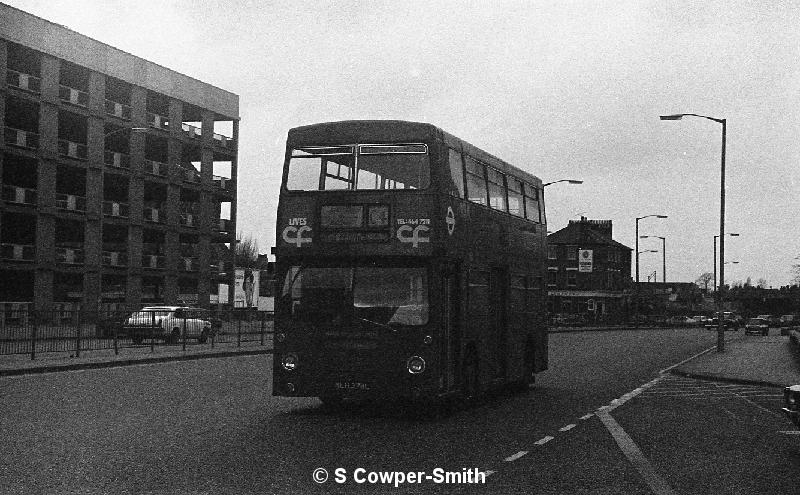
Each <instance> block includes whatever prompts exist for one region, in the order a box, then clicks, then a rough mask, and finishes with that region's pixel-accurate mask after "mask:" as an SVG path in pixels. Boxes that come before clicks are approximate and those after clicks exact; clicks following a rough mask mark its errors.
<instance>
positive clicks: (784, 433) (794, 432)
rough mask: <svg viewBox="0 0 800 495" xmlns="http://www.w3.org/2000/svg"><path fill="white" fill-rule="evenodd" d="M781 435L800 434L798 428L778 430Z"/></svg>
mask: <svg viewBox="0 0 800 495" xmlns="http://www.w3.org/2000/svg"><path fill="white" fill-rule="evenodd" d="M778 433H780V434H781V435H800V430H789V431H779V432H778Z"/></svg>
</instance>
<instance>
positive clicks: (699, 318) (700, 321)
mask: <svg viewBox="0 0 800 495" xmlns="http://www.w3.org/2000/svg"><path fill="white" fill-rule="evenodd" d="M692 319H693V320H694V325H696V326H698V327H702V326H704V325H705V324H706V322H707V321H708V319H709V318H708V316H706V315H695V316H692Z"/></svg>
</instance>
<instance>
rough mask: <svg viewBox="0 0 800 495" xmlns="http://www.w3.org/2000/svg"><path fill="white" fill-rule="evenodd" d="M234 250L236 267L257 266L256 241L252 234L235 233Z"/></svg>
mask: <svg viewBox="0 0 800 495" xmlns="http://www.w3.org/2000/svg"><path fill="white" fill-rule="evenodd" d="M236 237H238V239H239V240H238V241H237V243H236V251H235V254H234V257H235V263H236V266H237V267H238V268H257V267H258V241H256V240H255V239H253V236H251V235H248V236H246V237H245V236H242V235H241V234H239V235H237V236H236Z"/></svg>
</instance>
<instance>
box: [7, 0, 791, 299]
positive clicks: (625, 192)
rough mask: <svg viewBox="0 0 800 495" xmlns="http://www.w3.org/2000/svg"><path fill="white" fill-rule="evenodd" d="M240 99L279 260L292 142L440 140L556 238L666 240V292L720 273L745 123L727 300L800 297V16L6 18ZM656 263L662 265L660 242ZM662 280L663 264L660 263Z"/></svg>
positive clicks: (660, 8) (654, 9) (647, 258)
mask: <svg viewBox="0 0 800 495" xmlns="http://www.w3.org/2000/svg"><path fill="white" fill-rule="evenodd" d="M4 1H5V3H7V4H9V5H12V6H15V7H17V8H20V9H22V10H25V11H27V12H30V13H32V14H35V15H38V16H40V17H43V18H45V19H47V20H50V21H53V22H55V23H58V24H63V25H66V26H67V27H69V28H71V29H73V30H75V31H77V32H79V33H81V34H85V35H87V36H90V37H92V38H95V39H97V40H99V41H102V42H104V43H107V44H109V45H112V46H114V47H117V48H119V49H121V50H125V51H127V52H130V53H132V54H134V55H137V56H140V57H143V58H145V59H148V60H151V61H153V62H156V63H159V64H161V65H164V66H166V67H168V68H170V69H173V70H176V71H178V72H182V73H184V74H187V75H189V76H192V77H195V78H197V79H200V80H202V81H204V82H207V83H210V84H213V85H215V86H218V87H220V88H223V89H226V90H228V91H231V92H233V93H236V94H238V95H239V97H240V114H241V124H240V145H239V206H238V224H239V227H238V228H239V231H240V232H241V233H242V234H244V235H252V236H253V237H255V238H256V239H257V240H258V244H259V247H260V250H261V252H265V253H266V252H269V249H270V247H271V246H273V245H274V243H275V228H274V225H275V208H276V205H277V198H278V188H279V178H280V169H281V165H282V163H281V162H282V159H283V145H284V140H285V138H286V132H287V130H288V129H289V128H291V127H295V126H298V125H304V124H310V123H314V122H324V121H332V120H345V119H366V118H369V119H373V118H374V119H401V120H412V121H423V122H430V123H432V124H435V125H437V126H439V127H441V128H443V129H444V130H446V131H448V132H450V133H452V134H455V135H456V136H459V137H461V138H463V139H465V140H467V141H469V142H471V143H472V144H474V145H476V146H478V147H480V148H483V149H484V150H486V151H488V152H490V153H492V154H494V155H496V156H498V157H500V158H502V159H504V160H506V161H508V162H510V163H512V164H514V165H516V166H518V167H520V168H523V169H525V170H526V171H528V172H530V173H533V174H534V175H537V176H539V177H541V178H542V180H543V181H545V182H549V181H555V180H559V179H566V178H570V179H582V180H583V181H584V184H582V185H566V184H557V185H552V186H549V187H548V188H547V200H548V202H547V217H548V229H549V230H550V231H556V230H559V229H561V228H563V227H564V226H566V224H567V222H568V221H569V220H570V219H577V218H580V216H581V215H584V216H586V217H588V218H591V219H602V220H612V221H613V224H614V238H615V240H617V241H619V242H621V243H623V244H625V245H627V246H629V247H631V248H633V247H634V246H635V234H634V230H635V218H636V217H641V216H644V215H649V214H664V215H669V218H668V219H666V220H658V219H653V218H648V219H645V220H642V221H640V223H639V225H640V235H654V236H664V237H666V239H667V240H666V246H667V249H666V255H667V257H666V264H667V280H668V281H688V282H691V281H694V280H695V279H697V277H698V276H699V275H700V274H701V273H703V272H711V271H713V236H714V235H715V234H718V233H719V213H720V212H719V196H720V151H721V126H720V125H719V124H717V123H715V122H712V121H708V120H705V119H698V118H685V119H684V120H682V121H677V122H662V121H660V120H659V118H658V116H659V115H661V114H669V113H697V114H702V115H707V116H711V117H715V118H720V119H722V118H724V119H727V128H728V129H727V137H728V140H727V142H728V143H727V159H726V163H727V174H726V181H727V201H726V208H727V215H726V231H727V232H735V233H739V234H741V236H740V237H734V238H730V237H729V238H727V241H726V259H727V260H730V261H739V264H735V265H732V264H731V265H727V266H726V280H727V281H734V282H735V281H743V280H745V279H746V278H747V277H752V280H753V282H754V283H755V282H756V281H757V280H758V279H760V278H764V279H766V280H767V283H768V285H770V286H773V287H779V286H781V285H786V284H788V283H790V281H791V278H792V273H791V265H792V264H793V263H797V261H796V260H795V259H794V258H795V257H797V256H798V255H800V242H799V241H798V228H797V226H798V225H800V220H798V213H800V199H798V197H799V196H800V190H798V186H799V185H800V160H799V159H800V150H799V149H798V146H799V144H798V143H800V139H799V138H800V62H799V61H800V29H798V26H800V7H798V6H794V7H793V6H789V5H788V4H789V3H790V2H764V1H753V2H746V1H725V2H709V1H705V2H698V1H696V0H690V1H686V2H679V1H669V2H664V1H650V2H648V1H642V0H638V1H632V2H623V1H619V0H615V1H609V2H589V1H581V2H569V1H564V0H558V1H552V2H545V1H536V2H534V1H518V2H510V1H509V2H505V1H497V2H490V1H479V2H466V1H463V2H436V1H432V0H429V1H423V2H415V1H408V0H406V1H403V2H397V1H385V2H383V1H363V2H355V1H350V2H345V1H341V2H319V1H314V2H312V1H309V2H304V1H297V0H292V1H284V2H269V1H236V0H228V1H214V0H191V1H189V0H186V1H177V0H161V1H158V2H154V1H152V2H151V1H149V0H148V1H144V0H140V1H135V2H133V1H116V0H107V1H84V0H69V1H57V0H44V1H36V0H4ZM639 249H640V250H644V249H658V250H661V240H660V239H641V240H640V244H639ZM653 271H657V272H658V280H659V281H660V280H661V253H658V254H654V253H647V254H642V255H641V258H640V272H641V277H642V279H643V280H646V274H648V273H652V272H653Z"/></svg>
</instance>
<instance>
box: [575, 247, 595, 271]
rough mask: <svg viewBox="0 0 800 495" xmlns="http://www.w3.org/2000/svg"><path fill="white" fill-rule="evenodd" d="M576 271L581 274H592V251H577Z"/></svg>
mask: <svg viewBox="0 0 800 495" xmlns="http://www.w3.org/2000/svg"><path fill="white" fill-rule="evenodd" d="M578 271H579V272H581V273H591V272H592V250H591V249H579V250H578Z"/></svg>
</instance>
